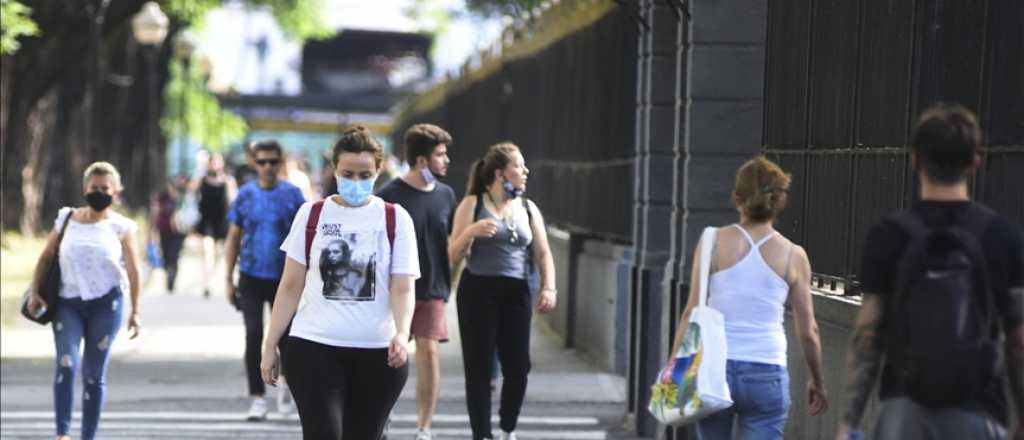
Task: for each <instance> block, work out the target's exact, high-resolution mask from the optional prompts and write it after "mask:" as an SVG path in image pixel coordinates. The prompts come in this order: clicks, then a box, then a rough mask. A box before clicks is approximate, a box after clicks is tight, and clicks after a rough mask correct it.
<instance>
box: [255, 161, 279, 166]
mask: <svg viewBox="0 0 1024 440" xmlns="http://www.w3.org/2000/svg"><path fill="white" fill-rule="evenodd" d="M279 163H281V159H257V160H256V165H259V166H261V167H265V166H267V165H270V166H276V165H277V164H279Z"/></svg>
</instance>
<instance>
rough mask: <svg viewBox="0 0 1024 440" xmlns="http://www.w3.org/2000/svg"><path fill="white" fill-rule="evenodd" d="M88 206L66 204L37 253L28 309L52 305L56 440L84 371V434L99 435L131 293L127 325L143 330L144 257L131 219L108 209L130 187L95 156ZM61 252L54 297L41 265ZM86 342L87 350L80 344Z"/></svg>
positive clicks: (63, 432)
mask: <svg viewBox="0 0 1024 440" xmlns="http://www.w3.org/2000/svg"><path fill="white" fill-rule="evenodd" d="M83 185H84V190H85V191H84V192H85V201H86V205H87V206H83V207H79V208H71V207H66V208H62V209H61V210H60V212H59V213H58V214H57V221H56V222H55V224H54V228H53V230H52V232H50V236H49V238H48V239H47V242H46V247H45V248H44V249H43V254H42V256H40V257H39V263H37V266H36V271H35V276H34V277H33V282H32V287H31V288H32V293H31V295H32V296H31V300H30V302H29V306H28V308H29V311H32V312H38V314H40V315H41V314H43V313H44V312H45V309H46V308H51V309H52V310H53V312H52V313H53V321H52V325H53V339H54V343H55V345H56V355H57V359H56V369H57V371H56V373H55V374H54V382H53V397H54V402H53V403H54V410H55V411H54V412H55V420H56V424H57V426H56V428H57V439H58V440H64V439H70V438H71V437H70V433H71V413H72V410H73V409H74V406H75V405H74V397H75V396H74V395H75V377H76V375H78V374H79V373H81V377H82V391H83V393H82V422H81V425H82V437H81V438H83V439H85V440H91V439H92V438H94V437H95V436H96V430H97V428H98V425H99V419H100V411H101V410H102V408H103V401H104V400H105V395H106V389H107V386H106V383H107V364H108V362H109V360H110V351H111V347H112V345H113V342H114V338H115V337H116V336H117V334H118V332H119V330H120V329H121V323H122V321H123V314H122V311H123V310H124V299H125V298H124V296H125V293H128V294H129V299H130V301H131V305H132V312H131V314H130V315H129V317H128V332H129V334H130V337H131V338H132V339H134V338H136V337H137V336H138V335H139V329H140V327H141V318H140V317H139V292H140V290H141V284H139V270H138V267H139V265H138V257H137V256H136V255H135V251H134V249H135V232H136V230H137V229H138V226H136V224H135V222H134V221H132V220H131V219H129V218H127V217H125V216H123V215H121V214H118V213H116V212H114V211H113V210H112V209H110V206H111V205H112V204H113V202H114V199H115V198H116V197H117V196H118V195H119V194H120V193H121V190H122V189H123V188H124V187H123V186H122V185H121V175H120V173H118V171H117V169H116V168H114V166H113V165H111V164H110V163H107V162H95V163H93V164H92V165H89V167H88V168H86V170H85V176H84V179H83ZM54 257H56V258H57V259H58V262H57V263H58V264H60V270H61V283H60V284H61V286H60V292H59V294H58V298H57V301H56V303H55V304H47V303H46V301H45V300H44V299H43V298H42V296H41V295H40V293H39V288H40V285H41V283H42V279H43V272H44V271H45V268H46V267H47V265H48V264H49V262H50V261H52V259H53V258H54ZM82 341H85V349H84V350H80V347H81V345H82Z"/></svg>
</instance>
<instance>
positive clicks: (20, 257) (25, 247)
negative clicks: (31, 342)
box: [0, 232, 46, 326]
mask: <svg viewBox="0 0 1024 440" xmlns="http://www.w3.org/2000/svg"><path fill="white" fill-rule="evenodd" d="M45 244H46V239H45V238H44V237H24V236H22V235H20V234H17V233H13V232H5V233H3V235H2V238H0V262H2V264H0V324H2V325H3V326H8V325H10V324H11V323H13V322H14V320H15V319H17V317H18V316H19V314H18V307H19V306H21V297H22V295H23V294H24V293H25V289H26V288H28V285H29V284H30V283H31V282H32V271H34V270H35V267H36V261H37V260H38V259H39V254H40V253H42V252H43V246H44V245H45Z"/></svg>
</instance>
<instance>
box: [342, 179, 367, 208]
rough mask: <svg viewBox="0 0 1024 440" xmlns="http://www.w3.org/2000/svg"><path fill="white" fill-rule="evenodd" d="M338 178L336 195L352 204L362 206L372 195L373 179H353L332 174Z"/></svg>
mask: <svg viewBox="0 0 1024 440" xmlns="http://www.w3.org/2000/svg"><path fill="white" fill-rule="evenodd" d="M334 177H335V178H336V179H337V180H338V195H340V196H341V198H343V199H345V202H346V203H348V204H349V205H352V206H363V204H365V203H366V201H367V200H368V199H369V198H370V196H371V195H373V179H360V180H353V179H347V178H344V177H341V176H334Z"/></svg>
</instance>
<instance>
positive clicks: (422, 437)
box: [416, 431, 434, 440]
mask: <svg viewBox="0 0 1024 440" xmlns="http://www.w3.org/2000/svg"><path fill="white" fill-rule="evenodd" d="M416 440H434V436H433V435H431V434H430V431H419V432H417V433H416Z"/></svg>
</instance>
